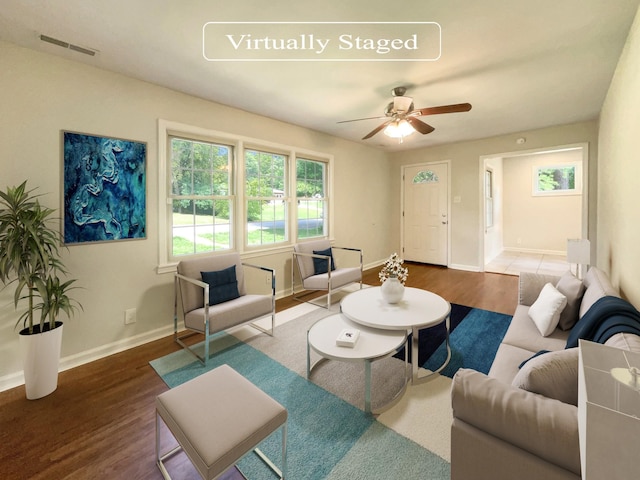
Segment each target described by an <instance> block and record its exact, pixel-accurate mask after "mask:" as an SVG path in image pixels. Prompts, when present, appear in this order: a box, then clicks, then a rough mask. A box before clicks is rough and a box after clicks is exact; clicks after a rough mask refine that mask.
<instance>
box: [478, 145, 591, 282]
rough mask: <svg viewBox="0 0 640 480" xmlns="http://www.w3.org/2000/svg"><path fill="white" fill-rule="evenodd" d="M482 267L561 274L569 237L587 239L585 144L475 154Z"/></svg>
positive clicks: (495, 270) (496, 270)
mask: <svg viewBox="0 0 640 480" xmlns="http://www.w3.org/2000/svg"><path fill="white" fill-rule="evenodd" d="M480 172H481V175H480V181H481V188H480V194H481V196H482V199H481V202H480V205H481V222H480V225H481V226H482V231H481V234H480V242H479V244H480V258H481V266H482V270H484V271H488V272H495V273H505V274H512V275H518V274H519V273H520V272H522V271H528V272H538V273H549V274H556V275H558V274H562V273H564V272H565V271H566V270H568V269H569V267H570V266H569V264H568V263H567V262H566V246H567V239H569V238H587V232H588V221H587V219H588V188H587V186H588V145H587V144H586V143H584V144H582V143H581V144H573V145H564V146H557V147H550V148H545V149H538V150H529V151H525V152H511V153H502V154H496V155H490V156H489V155H486V156H482V157H480Z"/></svg>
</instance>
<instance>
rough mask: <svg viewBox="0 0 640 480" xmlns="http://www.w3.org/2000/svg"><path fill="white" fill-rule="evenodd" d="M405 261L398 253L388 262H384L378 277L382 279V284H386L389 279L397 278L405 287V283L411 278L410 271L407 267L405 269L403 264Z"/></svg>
mask: <svg viewBox="0 0 640 480" xmlns="http://www.w3.org/2000/svg"><path fill="white" fill-rule="evenodd" d="M403 263H404V260H403V259H401V258H400V256H399V255H398V254H397V253H394V254H392V255H391V256H390V257H389V258H388V259H387V261H386V262H384V266H383V267H382V270H380V273H379V274H378V277H379V278H380V282H381V283H384V281H385V280H386V279H387V278H391V277H393V278H397V279H398V280H399V281H400V283H402V284H403V285H404V282H406V281H407V277H408V276H409V269H408V268H407V267H403V266H402V264H403Z"/></svg>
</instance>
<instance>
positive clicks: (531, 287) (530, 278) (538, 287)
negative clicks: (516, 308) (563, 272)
mask: <svg viewBox="0 0 640 480" xmlns="http://www.w3.org/2000/svg"><path fill="white" fill-rule="evenodd" d="M558 280H560V277H559V276H557V275H544V274H541V273H532V272H520V280H519V283H518V304H520V305H526V306H527V307H530V306H531V305H533V303H534V302H535V301H536V300H537V298H538V296H539V295H540V292H541V291H542V287H544V286H545V285H546V284H547V283H551V284H552V285H553V286H555V285H556V284H557V283H558Z"/></svg>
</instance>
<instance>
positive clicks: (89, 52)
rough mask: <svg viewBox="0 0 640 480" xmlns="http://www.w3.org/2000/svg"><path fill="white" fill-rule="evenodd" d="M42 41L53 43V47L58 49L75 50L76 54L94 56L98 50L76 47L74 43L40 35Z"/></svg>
mask: <svg viewBox="0 0 640 480" xmlns="http://www.w3.org/2000/svg"><path fill="white" fill-rule="evenodd" d="M40 40H42V41H43V42H47V43H51V44H53V45H57V46H58V47H62V48H67V49H69V50H73V51H74V52H80V53H84V54H85V55H90V56H92V57H93V56H94V55H95V54H96V52H97V50H92V49H90V48H85V47H79V46H78V45H74V44H73V43H68V42H65V41H62V40H58V39H57V38H53V37H48V36H47V35H40Z"/></svg>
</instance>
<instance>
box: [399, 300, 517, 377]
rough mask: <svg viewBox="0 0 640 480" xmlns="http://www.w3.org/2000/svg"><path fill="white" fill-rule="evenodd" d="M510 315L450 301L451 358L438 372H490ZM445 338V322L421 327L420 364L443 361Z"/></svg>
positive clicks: (430, 365) (428, 365)
mask: <svg viewBox="0 0 640 480" xmlns="http://www.w3.org/2000/svg"><path fill="white" fill-rule="evenodd" d="M512 318H513V317H512V316H511V315H505V314H502V313H496V312H490V311H488V310H482V309H479V308H471V307H466V306H464V305H458V304H455V303H452V304H451V331H450V334H449V342H450V345H451V360H450V361H449V364H448V365H447V366H446V367H445V368H444V369H443V370H442V371H441V372H440V374H441V375H445V376H447V377H449V378H453V376H454V375H455V373H456V372H457V371H458V369H460V368H471V369H473V370H477V371H479V372H482V373H489V369H490V368H491V364H492V363H493V359H494V358H495V356H496V352H497V351H498V347H499V346H500V342H501V341H502V339H503V338H504V336H505V334H506V333H507V329H508V328H509V324H510V323H511V319H512ZM445 338H446V330H445V326H444V324H441V325H437V326H435V327H431V328H425V329H423V330H420V358H419V359H418V361H419V363H420V366H422V367H423V368H426V369H428V370H432V371H433V370H437V369H438V368H439V367H440V366H441V365H442V364H443V363H444V361H445V359H446V358H447V349H446V345H445ZM400 355H404V353H400V354H398V355H397V356H398V358H402V357H401V356H400ZM409 361H411V352H409Z"/></svg>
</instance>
